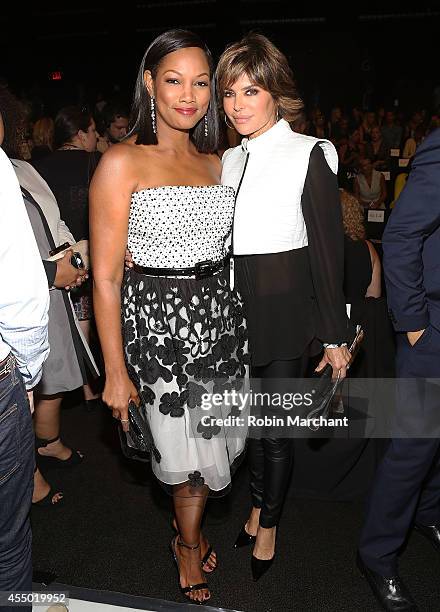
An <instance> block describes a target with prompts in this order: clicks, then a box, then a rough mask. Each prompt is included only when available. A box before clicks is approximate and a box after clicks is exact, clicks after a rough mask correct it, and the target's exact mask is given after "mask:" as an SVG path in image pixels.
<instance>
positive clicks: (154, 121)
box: [150, 97, 157, 134]
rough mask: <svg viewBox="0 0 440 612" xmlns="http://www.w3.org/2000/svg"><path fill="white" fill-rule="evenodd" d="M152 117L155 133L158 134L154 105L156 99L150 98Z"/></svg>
mask: <svg viewBox="0 0 440 612" xmlns="http://www.w3.org/2000/svg"><path fill="white" fill-rule="evenodd" d="M150 115H151V126H152V128H153V133H154V134H156V133H157V130H156V108H155V104H154V98H153V97H151V98H150Z"/></svg>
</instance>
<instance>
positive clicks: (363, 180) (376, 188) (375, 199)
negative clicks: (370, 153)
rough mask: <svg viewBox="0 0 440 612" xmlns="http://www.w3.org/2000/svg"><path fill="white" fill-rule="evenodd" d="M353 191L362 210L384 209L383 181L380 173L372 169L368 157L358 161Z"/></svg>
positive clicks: (385, 193)
mask: <svg viewBox="0 0 440 612" xmlns="http://www.w3.org/2000/svg"><path fill="white" fill-rule="evenodd" d="M353 191H354V195H355V197H356V199H357V200H359V202H360V203H361V204H362V206H363V207H364V208H385V198H386V197H387V190H386V187H385V179H384V177H383V174H382V173H381V172H379V171H378V170H375V169H374V168H373V164H372V161H371V159H369V158H368V157H363V158H362V159H360V161H359V174H358V175H357V177H356V178H355V180H354V185H353Z"/></svg>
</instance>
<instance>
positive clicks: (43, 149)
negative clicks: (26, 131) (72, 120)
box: [31, 117, 55, 162]
mask: <svg viewBox="0 0 440 612" xmlns="http://www.w3.org/2000/svg"><path fill="white" fill-rule="evenodd" d="M54 129H55V124H54V120H53V119H52V117H41V119H38V120H37V121H36V122H35V123H34V127H33V130H32V141H33V147H32V151H31V161H32V162H34V161H36V160H37V159H42V158H43V157H46V155H49V154H50V153H52V151H53V140H54Z"/></svg>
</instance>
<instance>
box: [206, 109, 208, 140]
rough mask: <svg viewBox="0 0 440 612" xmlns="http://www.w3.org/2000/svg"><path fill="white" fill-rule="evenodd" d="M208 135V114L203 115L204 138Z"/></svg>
mask: <svg viewBox="0 0 440 612" xmlns="http://www.w3.org/2000/svg"><path fill="white" fill-rule="evenodd" d="M207 137H208V114H206V115H205V138H207Z"/></svg>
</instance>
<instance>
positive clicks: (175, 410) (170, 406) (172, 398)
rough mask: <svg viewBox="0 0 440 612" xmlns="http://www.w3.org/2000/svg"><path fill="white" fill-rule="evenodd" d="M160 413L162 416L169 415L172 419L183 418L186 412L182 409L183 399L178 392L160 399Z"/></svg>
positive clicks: (166, 394) (165, 394)
mask: <svg viewBox="0 0 440 612" xmlns="http://www.w3.org/2000/svg"><path fill="white" fill-rule="evenodd" d="M159 411H160V412H161V413H162V414H169V415H170V416H171V417H181V416H183V415H184V413H185V410H184V408H183V407H182V399H181V397H180V394H179V393H177V392H176V391H173V392H172V393H164V394H163V395H162V397H161V398H160V404H159Z"/></svg>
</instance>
